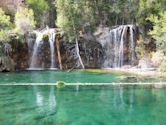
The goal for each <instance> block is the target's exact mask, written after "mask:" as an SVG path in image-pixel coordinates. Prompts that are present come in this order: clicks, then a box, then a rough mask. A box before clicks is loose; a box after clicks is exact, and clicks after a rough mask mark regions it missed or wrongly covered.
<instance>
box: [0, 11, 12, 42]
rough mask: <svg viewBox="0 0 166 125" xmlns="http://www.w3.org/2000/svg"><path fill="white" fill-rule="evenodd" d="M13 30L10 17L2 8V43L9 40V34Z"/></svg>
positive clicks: (0, 36) (0, 12)
mask: <svg viewBox="0 0 166 125" xmlns="http://www.w3.org/2000/svg"><path fill="white" fill-rule="evenodd" d="M11 28H12V23H11V22H10V17H9V16H7V15H6V14H5V12H4V11H3V10H2V9H1V8H0V41H1V40H6V39H7V34H8V32H9V31H10V30H11Z"/></svg>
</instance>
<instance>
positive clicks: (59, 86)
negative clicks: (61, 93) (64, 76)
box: [56, 81, 65, 89]
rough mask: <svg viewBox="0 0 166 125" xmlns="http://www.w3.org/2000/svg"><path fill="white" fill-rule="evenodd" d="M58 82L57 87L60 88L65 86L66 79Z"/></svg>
mask: <svg viewBox="0 0 166 125" xmlns="http://www.w3.org/2000/svg"><path fill="white" fill-rule="evenodd" d="M56 84H57V88H59V89H61V88H64V87H65V82H64V81H57V82H56Z"/></svg>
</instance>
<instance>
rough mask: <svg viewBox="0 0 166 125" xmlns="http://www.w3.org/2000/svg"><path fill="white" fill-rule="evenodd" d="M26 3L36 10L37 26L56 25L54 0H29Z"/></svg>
mask: <svg viewBox="0 0 166 125" xmlns="http://www.w3.org/2000/svg"><path fill="white" fill-rule="evenodd" d="M26 3H27V5H28V7H29V8H31V9H32V10H33V11H34V16H35V20H36V22H37V27H40V28H41V27H42V28H44V27H45V26H46V25H48V26H49V25H50V26H51V27H54V26H55V23H54V22H55V18H56V17H55V15H56V10H55V5H54V0H27V1H26Z"/></svg>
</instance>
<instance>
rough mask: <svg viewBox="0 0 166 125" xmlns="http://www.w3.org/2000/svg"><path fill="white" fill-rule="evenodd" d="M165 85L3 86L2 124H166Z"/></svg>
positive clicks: (0, 102)
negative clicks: (138, 86)
mask: <svg viewBox="0 0 166 125" xmlns="http://www.w3.org/2000/svg"><path fill="white" fill-rule="evenodd" d="M165 107H166V88H163V89H148V88H133V87H130V88H122V87H116V88H112V87H109V86H107V87H104V86H100V87H98V86H93V87H92V86H88V87H87V86H84V87H83V86H82V87H79V86H73V87H66V88H63V89H57V88H56V87H55V86H8V87H7V86H1V87H0V125H165V124H166V108H165Z"/></svg>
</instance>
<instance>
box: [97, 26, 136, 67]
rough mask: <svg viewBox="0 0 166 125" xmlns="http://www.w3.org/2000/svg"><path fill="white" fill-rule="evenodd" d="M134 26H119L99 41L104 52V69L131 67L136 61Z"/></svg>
mask: <svg viewBox="0 0 166 125" xmlns="http://www.w3.org/2000/svg"><path fill="white" fill-rule="evenodd" d="M135 36H136V31H135V25H121V26H118V27H116V28H114V29H111V30H110V31H109V33H108V34H106V35H105V37H104V38H102V40H101V41H100V43H101V44H102V46H103V49H104V51H105V60H104V64H103V67H104V68H121V67H123V66H124V65H133V64H134V62H135V60H136V54H135V44H136V40H135Z"/></svg>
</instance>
